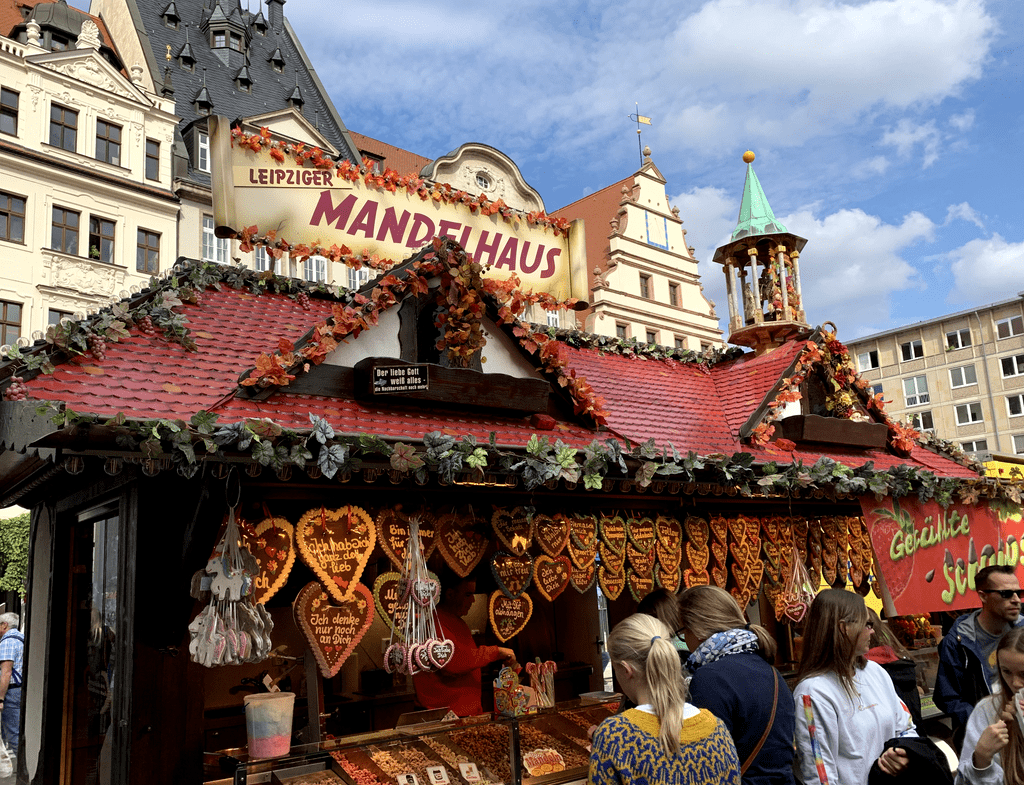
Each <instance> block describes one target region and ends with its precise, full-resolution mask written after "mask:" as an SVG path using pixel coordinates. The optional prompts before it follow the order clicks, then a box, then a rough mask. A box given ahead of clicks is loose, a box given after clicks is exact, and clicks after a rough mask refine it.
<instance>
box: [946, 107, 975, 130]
mask: <svg viewBox="0 0 1024 785" xmlns="http://www.w3.org/2000/svg"><path fill="white" fill-rule="evenodd" d="M949 124H950V125H951V126H953V127H954V128H955V129H956V130H957V131H960V133H964V132H965V131H968V130H970V128H971V127H972V126H973V125H974V110H973V109H968V110H967V111H966V112H964V113H963V114H955V115H952V116H951V117H950V118H949Z"/></svg>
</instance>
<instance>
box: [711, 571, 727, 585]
mask: <svg viewBox="0 0 1024 785" xmlns="http://www.w3.org/2000/svg"><path fill="white" fill-rule="evenodd" d="M711 580H712V581H713V582H714V584H715V586H717V587H718V588H720V589H724V588H725V584H726V583H727V582H728V581H729V573H727V572H726V571H725V567H724V566H722V567H718V566H714V567H712V568H711Z"/></svg>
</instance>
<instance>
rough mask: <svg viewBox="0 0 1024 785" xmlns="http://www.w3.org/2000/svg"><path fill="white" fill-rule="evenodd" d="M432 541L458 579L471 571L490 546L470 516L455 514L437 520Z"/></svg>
mask: <svg viewBox="0 0 1024 785" xmlns="http://www.w3.org/2000/svg"><path fill="white" fill-rule="evenodd" d="M434 539H435V540H436V541H437V548H438V550H439V551H441V555H442V556H443V557H444V560H445V562H446V563H447V564H448V566H449V567H451V568H452V571H453V572H455V574H456V575H458V576H459V577H460V578H465V577H466V576H467V575H469V574H470V573H471V572H472V571H473V568H474V567H476V566H477V565H478V564H479V563H480V560H481V559H482V558H483V557H484V553H486V552H487V546H488V545H489V544H490V539H489V538H488V537H487V536H486V535H485V534H483V533H481V532H480V531H478V530H477V528H476V521H475V520H474V519H473V518H472V517H471V516H469V515H459V514H457V513H446V514H444V515H441V516H440V517H439V518H438V519H437V530H436V532H435V534H434Z"/></svg>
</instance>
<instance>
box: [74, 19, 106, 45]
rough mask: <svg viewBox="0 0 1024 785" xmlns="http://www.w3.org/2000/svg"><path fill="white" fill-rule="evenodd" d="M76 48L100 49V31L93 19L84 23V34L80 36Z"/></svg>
mask: <svg viewBox="0 0 1024 785" xmlns="http://www.w3.org/2000/svg"><path fill="white" fill-rule="evenodd" d="M75 48H76V49H99V48H100V29H99V27H97V26H96V23H95V22H94V21H92V19H86V20H85V21H84V22H82V32H81V33H79V34H78V40H77V41H76V42H75Z"/></svg>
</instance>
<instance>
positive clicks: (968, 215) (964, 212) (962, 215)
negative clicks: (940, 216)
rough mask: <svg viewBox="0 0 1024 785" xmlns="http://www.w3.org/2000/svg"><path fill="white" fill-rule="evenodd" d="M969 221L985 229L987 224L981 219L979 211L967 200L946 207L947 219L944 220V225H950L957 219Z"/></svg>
mask: <svg viewBox="0 0 1024 785" xmlns="http://www.w3.org/2000/svg"><path fill="white" fill-rule="evenodd" d="M957 219H959V220H961V221H967V222H968V223H972V224H974V225H975V226H977V227H978V228H979V229H984V228H985V224H984V222H983V221H982V220H981V216H980V215H978V212H977V211H976V210H975V209H974V208H973V207H971V206H970V205H969V204H967V202H960V204H951V205H950V206H949V207H948V208H946V220H945V221H943V222H942V225H943V226H948V225H949V224H951V223H952V222H953V221H955V220H957Z"/></svg>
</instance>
